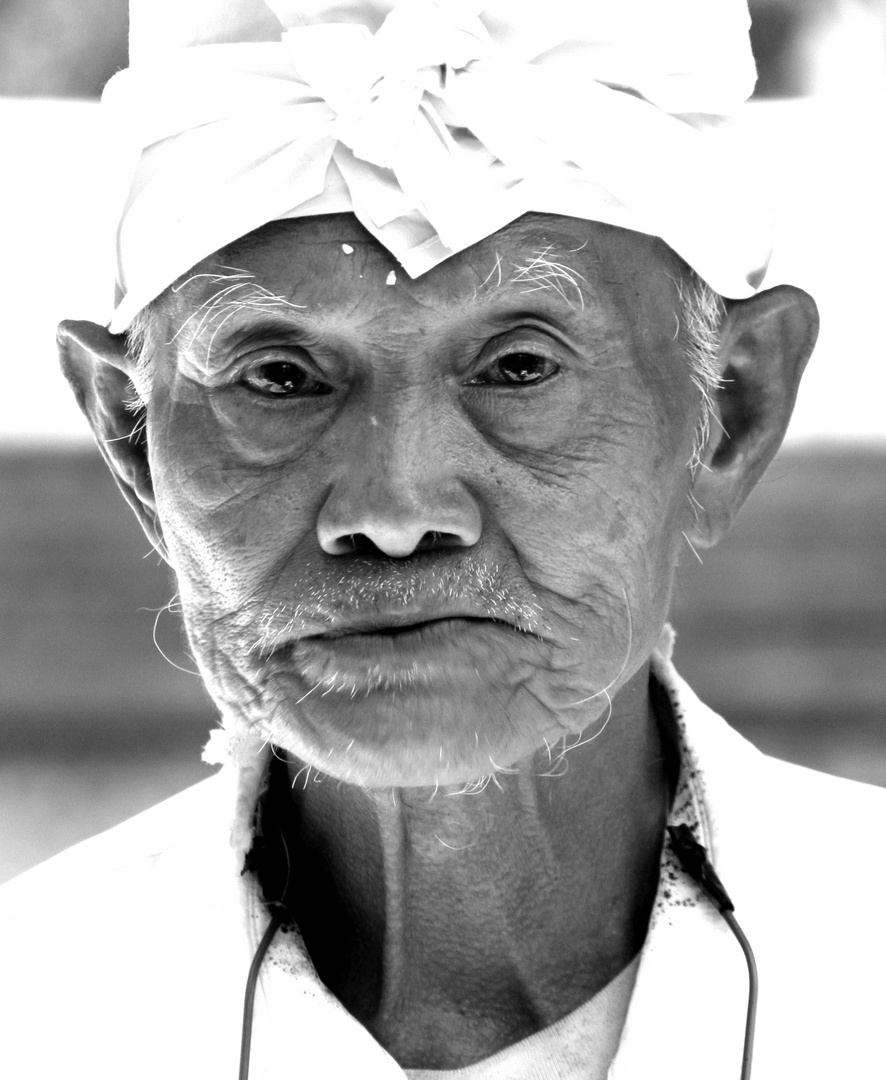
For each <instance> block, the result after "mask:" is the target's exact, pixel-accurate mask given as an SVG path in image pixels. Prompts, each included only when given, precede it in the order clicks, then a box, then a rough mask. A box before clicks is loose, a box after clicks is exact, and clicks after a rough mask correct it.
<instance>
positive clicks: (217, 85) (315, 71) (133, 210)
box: [103, 0, 769, 333]
mask: <svg viewBox="0 0 886 1080" xmlns="http://www.w3.org/2000/svg"><path fill="white" fill-rule="evenodd" d="M748 25H749V18H748V13H747V7H746V3H745V0H543V2H541V0H495V2H493V3H483V2H478V0H342V2H335V0H325V2H324V0H267V2H264V0H133V3H132V12H131V31H130V35H131V46H130V52H131V66H130V67H129V68H128V69H127V70H125V71H122V72H120V73H119V74H118V75H116V76H115V77H114V78H113V79H112V80H111V81H110V82H109V84H108V86H107V88H106V90H105V94H104V97H103V103H104V106H105V109H106V111H107V112H108V113H110V115H111V116H112V117H113V118H114V120H115V121H116V126H117V139H118V140H119V141H120V143H121V145H125V146H126V147H127V148H128V151H129V152H130V153H131V160H132V162H133V170H132V173H131V187H130V190H129V194H128V198H127V200H126V203H125V207H124V209H123V212H122V215H121V219H120V225H119V230H118V234H117V296H118V301H119V302H118V306H117V308H116V310H115V312H114V316H113V319H112V321H111V330H112V331H114V332H115V333H116V332H121V331H123V330H124V329H126V327H127V326H128V325H129V323H130V322H131V320H132V318H133V317H134V315H135V314H136V313H137V312H138V311H139V310H140V309H141V308H142V307H144V306H145V304H147V303H149V302H150V301H151V300H152V299H153V298H154V297H155V296H157V295H158V294H159V293H160V292H162V291H163V289H165V288H166V286H168V285H169V284H171V283H172V282H173V281H174V280H175V279H176V278H178V277H179V276H180V275H181V274H183V273H185V272H186V271H187V270H189V269H190V268H191V267H192V266H193V265H194V264H196V263H197V262H199V261H200V260H201V259H203V258H205V257H206V256H207V255H209V254H211V253H212V252H214V251H216V250H218V249H219V248H221V247H223V246H224V245H225V244H228V243H230V242H231V241H233V240H235V239H237V238H238V237H240V236H243V235H245V234H246V233H248V232H250V231H252V230H253V229H255V228H257V227H258V226H260V225H263V224H265V223H266V222H268V221H271V220H274V219H279V218H289V217H300V216H307V215H312V214H326V213H335V212H352V213H354V214H355V215H356V216H357V218H358V219H359V220H360V221H361V222H362V223H363V225H364V226H365V227H366V228H367V229H368V230H369V232H370V233H372V234H373V235H374V236H375V237H376V238H377V239H378V240H379V241H380V242H381V243H382V244H383V245H384V246H385V247H386V248H387V249H388V250H389V251H390V252H391V253H392V254H393V255H394V256H395V257H396V258H397V259H398V260H399V261H400V263H401V264H402V265H403V267H404V268H405V270H406V271H407V273H408V274H410V275H411V276H412V277H417V276H418V275H420V274H423V273H424V272H426V271H427V270H430V269H431V268H432V267H433V266H435V265H437V264H438V263H440V262H442V261H443V260H444V259H446V258H448V257H449V256H450V255H452V254H454V253H455V252H458V251H461V250H463V249H464V248H466V247H468V246H470V245H471V244H473V243H476V242H477V241H479V240H481V239H482V238H484V237H486V236H488V235H490V234H491V233H493V232H495V231H496V230H497V229H499V228H501V227H502V226H504V225H505V224H507V223H508V222H510V221H513V220H515V219H516V218H518V217H520V216H521V215H522V214H524V213H526V212H527V211H532V210H534V211H542V212H548V213H555V214H562V215H566V216H571V217H578V218H587V219H591V220H595V221H602V222H607V223H609V224H612V225H618V226H622V227H624V228H628V229H633V230H636V231H639V232H644V233H650V234H652V235H656V236H659V237H661V238H662V239H663V240H664V241H665V242H666V243H667V244H668V245H669V246H670V247H671V248H673V250H674V251H676V252H677V253H678V254H679V255H680V256H681V257H682V258H683V259H685V260H686V262H688V263H689V264H690V265H691V266H692V267H693V268H694V269H695V270H696V271H697V272H698V273H699V274H700V275H701V276H702V277H703V278H705V279H706V280H707V281H708V283H709V284H710V285H711V286H712V287H713V288H714V289H715V290H716V291H717V292H719V293H721V294H723V295H724V296H730V297H736V298H738V297H745V296H749V295H751V294H752V293H753V291H754V289H755V288H756V287H757V286H758V285H759V283H760V281H761V279H762V276H763V273H764V270H765V266H766V263H767V260H768V255H769V236H768V233H769V219H768V214H767V213H766V212H765V211H762V210H761V208H760V206H759V205H758V204H757V201H756V200H755V199H754V198H753V195H754V192H753V190H752V189H751V186H750V184H749V183H748V182H747V181H745V180H744V179H743V178H742V177H741V176H740V175H739V173H738V172H737V171H736V168H735V163H727V162H725V161H724V159H723V158H722V157H721V154H720V152H719V150H718V146H719V141H718V140H717V139H712V138H710V137H709V133H708V131H707V129H708V128H709V127H710V125H711V124H712V122H713V121H714V119H715V118H716V117H720V116H722V115H724V114H728V113H730V112H733V111H734V110H735V109H736V108H737V107H738V106H739V105H740V104H741V103H742V102H743V101H744V100H745V99H746V98H747V96H748V95H749V94H750V92H751V90H752V88H753V83H754V78H755V72H754V64H753V59H752V56H751V53H750V46H749V43H748V34H747V30H748Z"/></svg>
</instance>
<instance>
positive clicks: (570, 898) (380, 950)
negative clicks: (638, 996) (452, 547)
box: [272, 668, 675, 1068]
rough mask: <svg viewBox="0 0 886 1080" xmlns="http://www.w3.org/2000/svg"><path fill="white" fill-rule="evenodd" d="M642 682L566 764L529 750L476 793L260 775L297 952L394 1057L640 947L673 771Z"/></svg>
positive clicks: (505, 1014)
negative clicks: (289, 866) (269, 795)
mask: <svg viewBox="0 0 886 1080" xmlns="http://www.w3.org/2000/svg"><path fill="white" fill-rule="evenodd" d="M648 679H649V676H648V669H645V668H644V669H643V670H641V672H639V673H638V675H637V676H635V677H634V679H632V680H631V682H630V683H629V684H628V685H627V686H626V687H624V688H623V690H622V691H621V693H619V695H618V697H617V698H616V699H615V701H614V703H613V713H612V716H611V718H610V721H609V723H608V725H607V727H606V730H605V731H604V732H603V734H602V735H601V736H600V737H599V738H598V739H596V740H594V741H593V742H586V743H585V744H584V745H580V746H577V747H576V748H575V749H574V750H571V751H570V752H569V753H568V754H567V756H566V759H565V761H566V762H568V767H567V768H565V769H563V767H562V766H563V763H562V762H561V763H560V764H559V765H557V766H556V767H555V768H554V769H552V767H551V762H550V761H549V760H548V755H547V752H542V753H540V754H537V755H535V756H534V757H533V758H532V759H530V760H526V761H523V762H520V763H519V764H518V765H517V766H515V771H514V772H512V773H508V774H500V775H498V776H497V777H496V778H495V780H494V781H491V782H490V783H489V784H487V785H486V787H485V789H484V790H482V791H480V792H477V793H475V794H468V793H462V794H453V793H452V792H451V789H450V790H443V789H440V790H438V791H436V793H435V792H434V791H433V789H412V788H410V789H395V790H387V791H377V790H376V791H367V790H365V789H361V788H358V787H355V786H353V785H349V784H344V783H339V782H337V781H335V780H332V779H328V778H324V779H323V780H322V781H321V782H317V781H316V780H315V779H313V780H308V782H307V783H305V782H304V778H305V775H306V774H305V773H304V772H302V775H301V777H300V779H299V781H298V782H297V783H296V784H295V785H294V786H291V781H290V783H286V777H285V776H281V775H279V774H278V776H277V777H276V780H277V783H276V785H275V794H274V796H273V799H274V800H275V802H274V806H275V809H272V813H275V814H276V815H277V817H278V821H279V823H280V825H281V827H282V828H283V830H284V833H285V835H286V837H287V842H288V845H289V849H290V853H291V855H292V863H293V866H294V867H295V868H296V869H295V871H294V873H295V880H294V883H293V885H294V887H293V888H291V890H290V894H289V906H290V908H291V910H292V912H293V914H294V916H295V919H296V921H297V922H298V925H299V929H300V931H301V933H302V936H303V938H304V941H305V945H306V947H307V949H308V952H309V954H310V956H311V958H312V960H313V962H314V964H315V966H316V968H317V971H318V973H319V975H320V977H321V979H322V980H323V981H324V982H325V983H326V985H327V986H328V987H329V988H330V990H331V991H332V992H333V993H334V994H335V995H336V996H337V997H338V998H339V999H340V1000H341V1002H342V1003H343V1004H344V1005H345V1006H346V1008H348V1010H349V1011H350V1012H351V1013H352V1014H353V1015H354V1016H355V1017H356V1018H357V1019H358V1020H360V1021H361V1022H362V1023H363V1024H364V1025H365V1026H366V1027H367V1028H368V1029H369V1031H371V1032H372V1034H373V1035H374V1036H375V1037H376V1038H377V1039H378V1041H379V1042H380V1043H381V1044H382V1045H383V1046H384V1047H385V1048H386V1049H387V1050H388V1051H389V1052H390V1053H391V1054H392V1055H393V1056H394V1057H395V1058H396V1059H397V1060H398V1061H399V1062H400V1064H401V1065H403V1066H404V1067H413V1068H418V1067H424V1068H459V1067H463V1066H465V1065H468V1064H471V1063H473V1062H475V1061H478V1060H481V1059H482V1058H484V1057H487V1056H489V1055H490V1054H493V1053H495V1052H496V1051H498V1050H500V1049H502V1048H503V1047H505V1046H508V1045H510V1044H512V1043H513V1042H516V1041H517V1040H519V1039H521V1038H524V1037H526V1036H528V1035H530V1034H532V1033H534V1032H535V1031H537V1030H540V1029H541V1028H543V1027H546V1026H548V1025H549V1024H551V1023H554V1022H555V1021H556V1020H558V1019H560V1018H561V1017H563V1016H565V1015H566V1014H567V1013H569V1012H571V1011H572V1010H573V1009H575V1008H577V1007H578V1006H579V1005H581V1004H582V1003H583V1002H585V1001H587V1000H588V999H590V998H591V997H592V996H593V995H594V994H595V993H596V992H597V991H599V990H600V989H602V988H603V987H604V986H605V985H606V984H607V983H608V982H610V981H611V980H612V979H613V978H614V977H615V976H616V975H617V974H618V973H619V972H620V971H621V970H622V969H623V968H624V967H625V966H626V965H627V964H628V963H629V962H630V961H631V959H632V958H633V957H634V956H635V955H636V954H637V952H638V951H639V949H640V947H641V946H642V943H643V940H644V937H645V933H646V928H647V925H648V920H649V914H650V910H651V907H652V903H653V901H654V897H655V891H656V886H657V883H658V871H659V858H660V852H661V844H662V837H663V832H664V826H665V819H666V816H667V808H668V802H669V792H670V791H672V790H673V785H672V783H671V781H672V780H673V779H674V777H673V773H674V771H675V769H674V767H673V762H672V761H671V755H670V751H669V750H668V742H667V739H666V738H665V737H663V735H662V731H661V725H660V723H659V720H658V718H657V717H656V711H655V709H654V708H653V706H652V704H651V702H650V697H649V689H648V686H649V682H648ZM554 760H555V761H556V757H555V759H554ZM287 769H288V772H289V776H290V777H295V776H296V774H297V773H298V771H299V765H298V764H297V763H291V764H289V765H288V766H287ZM283 771H284V770H283V768H281V769H280V770H279V772H280V773H282V772H283ZM546 773H548V774H550V773H553V774H554V775H544V774H546ZM669 777H670V779H669ZM281 780H282V781H283V782H282V783H281V782H280V781H281Z"/></svg>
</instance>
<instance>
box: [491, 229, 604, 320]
mask: <svg viewBox="0 0 886 1080" xmlns="http://www.w3.org/2000/svg"><path fill="white" fill-rule="evenodd" d="M585 247H587V241H585V243H583V244H580V245H579V246H578V247H577V248H571V249H570V254H572V253H574V252H577V251H581V250H582V249H583V248H585ZM582 283H584V284H585V285H587V278H586V277H585V276H584V274H582V273H581V272H580V271H578V270H576V269H574V267H572V266H570V265H569V264H568V263H566V262H565V261H564V260H563V259H562V257H561V256H560V255H559V254H558V253H557V251H556V248H555V247H554V245H553V244H548V245H547V247H545V248H541V249H538V250H536V251H533V252H532V254H531V257H530V258H529V259H527V260H526V262H524V263H513V264H512V265H511V270H510V273H509V274H508V276H507V278H506V277H505V268H504V264H503V260H502V257H501V252H499V251H496V253H495V262H494V263H493V264H492V269H491V270H490V271H489V273H488V274H487V275H486V277H485V278H484V279H483V280H482V281H481V282H480V284H479V285H478V286H477V287H476V288H475V289H474V294H473V297H472V300H477V299H478V298H480V297H481V296H482V295H483V294H484V293H485V295H486V296H487V297H488V296H489V290H490V289H497V288H499V287H500V286H502V285H521V284H522V285H525V286H526V288H525V289H523V290H521V291H522V292H527V293H531V292H537V291H538V290H540V289H552V290H553V291H554V292H555V293H556V294H557V295H558V296H559V297H560V299H561V300H563V301H564V302H565V303H566V304H568V305H569V306H570V307H579V308H582V309H584V307H585V296H584V292H583V290H582Z"/></svg>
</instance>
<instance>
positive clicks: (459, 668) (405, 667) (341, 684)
mask: <svg viewBox="0 0 886 1080" xmlns="http://www.w3.org/2000/svg"><path fill="white" fill-rule="evenodd" d="M530 636H531V635H530V634H528V633H527V632H526V631H524V630H522V629H520V628H519V627H517V626H514V625H513V624H511V623H507V622H502V621H499V620H496V619H491V618H488V617H478V616H474V615H447V616H442V617H436V618H426V617H425V618H414V619H412V620H408V618H407V617H404V616H401V617H400V618H393V617H391V618H384V617H379V618H375V619H370V620H362V619H361V621H360V625H359V627H357V626H353V625H347V626H336V627H334V628H333V629H329V630H326V631H324V632H323V633H321V634H314V635H311V636H310V637H302V638H299V639H298V640H297V641H294V642H291V643H289V645H288V646H284V647H283V648H281V649H279V650H277V651H276V652H275V657H274V660H273V661H272V663H273V665H274V667H275V668H276V670H277V671H279V672H286V671H291V672H293V673H298V674H299V675H300V676H301V678H302V679H303V680H304V681H305V682H307V683H314V684H320V685H326V686H334V687H335V688H337V689H352V690H357V689H361V690H367V691H369V690H384V689H393V688H396V689H398V690H402V689H404V688H406V687H413V688H419V687H425V688H430V687H434V686H438V687H444V686H446V685H452V684H453V681H458V680H460V679H464V678H469V679H476V678H478V677H479V670H478V665H479V666H480V667H483V666H485V665H486V663H487V662H491V658H492V657H493V656H498V657H500V656H502V655H512V653H513V650H514V649H515V648H517V649H518V650H519V651H521V652H522V650H523V648H524V647H525V644H524V643H525V642H526V641H527V639H528V638H529V637H530Z"/></svg>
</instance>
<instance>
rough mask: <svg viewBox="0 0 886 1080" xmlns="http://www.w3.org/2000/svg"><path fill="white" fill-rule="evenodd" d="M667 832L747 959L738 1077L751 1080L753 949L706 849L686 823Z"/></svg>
mask: <svg viewBox="0 0 886 1080" xmlns="http://www.w3.org/2000/svg"><path fill="white" fill-rule="evenodd" d="M668 834H669V835H670V838H671V847H672V848H673V849H674V854H675V855H676V856H677V858H678V859H679V860H680V865H681V866H682V867H683V869H684V870H685V871H686V873H687V874H688V875H689V876H690V877H691V878H692V879H693V880H694V881H697V882H698V884H699V885H701V887H702V889H704V891H705V894H706V895H707V896H708V898H709V899H710V900H711V901H712V902H713V904H714V906H715V907H716V908H717V910H718V911H719V912H720V914H721V915H722V916H723V918H724V920H725V921H726V924H727V926H728V927H729V929H730V930H731V931H732V933H733V934H734V935H735V937H736V939H737V940H738V943H739V945H740V946H741V949H742V952H743V953H744V956H745V960H746V961H747V965H748V1011H747V1018H746V1020H745V1032H744V1049H743V1051H742V1055H741V1080H750V1076H751V1060H752V1058H753V1054H754V1029H755V1027H756V1023H757V962H756V960H755V959H754V952H753V949H751V943H750V942H749V941H748V939H747V938H746V937H745V934H744V931H743V930H742V928H741V927H740V926H739V925H738V921H737V920H736V918H735V915H734V914H733V913H734V911H735V904H733V902H732V899H731V898H730V896H729V893H728V892H726V889H725V888H724V886H723V882H722V881H721V880H720V878H719V877H718V876H717V871H716V870H715V869H714V867H713V864H712V863H711V860H710V859H709V858H708V853H707V851H706V849H705V848H704V847H702V845H701V844H700V843H699V842H698V841H697V840H696V839H695V837H694V836H693V835H692V830H691V829H690V828H689V826H688V825H668Z"/></svg>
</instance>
